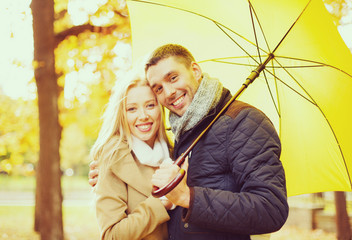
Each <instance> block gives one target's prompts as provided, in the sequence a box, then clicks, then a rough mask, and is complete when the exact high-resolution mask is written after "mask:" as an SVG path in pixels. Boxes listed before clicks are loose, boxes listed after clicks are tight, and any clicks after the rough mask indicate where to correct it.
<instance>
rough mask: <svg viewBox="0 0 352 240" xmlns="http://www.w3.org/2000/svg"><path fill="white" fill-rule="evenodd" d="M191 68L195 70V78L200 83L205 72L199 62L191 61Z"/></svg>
mask: <svg viewBox="0 0 352 240" xmlns="http://www.w3.org/2000/svg"><path fill="white" fill-rule="evenodd" d="M191 68H192V71H193V75H194V78H195V79H196V80H197V81H198V82H199V83H200V81H201V79H202V77H203V72H202V69H201V68H200V66H199V65H198V63H196V62H192V63H191Z"/></svg>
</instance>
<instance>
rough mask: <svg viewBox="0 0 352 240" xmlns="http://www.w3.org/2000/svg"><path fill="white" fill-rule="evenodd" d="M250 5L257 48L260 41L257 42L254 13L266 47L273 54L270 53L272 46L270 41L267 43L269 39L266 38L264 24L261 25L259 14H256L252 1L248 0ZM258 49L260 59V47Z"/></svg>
mask: <svg viewBox="0 0 352 240" xmlns="http://www.w3.org/2000/svg"><path fill="white" fill-rule="evenodd" d="M248 3H249V7H250V13H251V18H252V24H253V29H254V35H255V41H256V43H257V46H259V44H258V41H257V33H256V31H255V26H254V21H253V16H252V15H253V14H252V11H253V12H254V16H255V19H256V20H257V23H258V25H259V28H260V31H261V33H262V34H263V37H264V41H265V44H266V47H267V49H268V50H269V52H271V51H270V46H269V44H268V41H267V39H266V36H265V34H264V30H263V27H262V24H261V23H260V21H259V18H258V15H257V13H256V11H255V9H254V7H253V5H252V3H251V1H250V0H248ZM257 49H258V55H259V58H260V53H259V47H257Z"/></svg>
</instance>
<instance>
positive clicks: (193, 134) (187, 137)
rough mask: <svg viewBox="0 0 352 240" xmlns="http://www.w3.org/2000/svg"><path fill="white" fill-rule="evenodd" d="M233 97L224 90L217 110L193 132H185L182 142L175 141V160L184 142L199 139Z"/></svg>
mask: <svg viewBox="0 0 352 240" xmlns="http://www.w3.org/2000/svg"><path fill="white" fill-rule="evenodd" d="M231 97H232V96H231V93H230V91H229V90H228V89H226V88H223V91H222V94H221V98H220V101H219V104H218V105H217V106H216V107H215V108H213V109H211V110H210V111H209V113H208V114H207V116H206V117H205V118H203V119H202V120H201V121H200V122H198V123H197V124H196V125H195V127H194V128H192V129H191V130H189V131H187V132H185V133H184V134H183V135H182V136H180V140H179V141H178V142H177V141H175V147H174V157H175V159H176V158H177V157H178V156H179V155H180V154H181V152H180V153H178V152H179V148H180V147H181V146H182V145H183V142H185V141H186V140H187V142H193V139H195V138H196V137H198V135H199V134H200V133H201V132H202V131H203V129H205V128H206V127H207V126H208V124H209V123H210V122H211V121H212V120H213V118H214V117H215V116H216V115H217V114H218V113H219V112H220V111H221V109H222V108H223V107H224V106H225V104H226V103H227V102H228V101H229V100H230V99H231ZM190 138H192V141H190ZM187 147H188V146H187ZM182 148H184V146H182ZM185 149H186V148H185Z"/></svg>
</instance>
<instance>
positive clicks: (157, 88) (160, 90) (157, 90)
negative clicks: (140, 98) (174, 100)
mask: <svg viewBox="0 0 352 240" xmlns="http://www.w3.org/2000/svg"><path fill="white" fill-rule="evenodd" d="M162 90H163V88H162V87H156V88H154V92H155V93H156V94H159V93H161V92H162Z"/></svg>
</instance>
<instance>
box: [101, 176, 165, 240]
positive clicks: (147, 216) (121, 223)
mask: <svg viewBox="0 0 352 240" xmlns="http://www.w3.org/2000/svg"><path fill="white" fill-rule="evenodd" d="M95 192H96V215H97V220H98V225H99V228H100V232H101V239H126V240H133V239H142V238H144V237H145V236H147V235H148V234H150V233H151V232H153V231H154V230H155V229H156V227H157V226H158V225H160V224H161V223H164V222H166V221H168V220H169V215H168V213H167V211H166V210H165V207H164V206H163V204H162V203H161V202H160V200H159V199H157V198H154V197H152V196H150V197H148V198H146V199H145V200H144V201H142V202H140V203H139V204H138V205H137V207H136V208H135V209H133V210H132V212H131V213H129V214H127V201H128V199H127V186H126V184H125V183H124V182H123V181H122V180H121V179H119V178H118V177H117V176H116V175H114V174H113V173H112V172H111V171H108V172H107V173H106V174H105V177H100V178H99V181H98V184H97V186H96V189H95Z"/></svg>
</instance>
